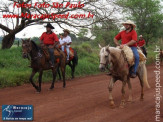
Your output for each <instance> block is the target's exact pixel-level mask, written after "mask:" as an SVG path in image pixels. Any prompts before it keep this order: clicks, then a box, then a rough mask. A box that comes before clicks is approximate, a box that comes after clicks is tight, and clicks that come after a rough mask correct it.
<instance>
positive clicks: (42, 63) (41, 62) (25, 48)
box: [22, 39, 66, 92]
mask: <svg viewBox="0 0 163 122" xmlns="http://www.w3.org/2000/svg"><path fill="white" fill-rule="evenodd" d="M54 52H57V53H56V54H55V59H56V60H55V63H54V68H51V65H50V63H49V61H48V60H47V58H46V55H45V53H44V52H43V50H42V48H41V47H39V46H37V45H36V43H35V42H34V41H31V40H30V39H27V40H22V53H23V54H22V55H23V58H28V59H30V61H31V68H32V74H31V76H30V79H29V80H30V82H31V84H32V85H33V87H34V88H35V89H36V90H37V92H41V82H42V74H43V71H44V70H52V74H53V81H52V84H51V87H50V89H53V88H54V82H55V79H56V72H57V69H58V67H60V69H61V72H62V76H63V87H65V86H66V82H65V66H66V56H65V54H64V53H63V52H62V51H59V50H57V49H55V51H54ZM57 60H58V61H57ZM37 72H38V73H39V86H37V85H36V84H35V83H34V82H33V77H34V75H35V74H36V73H37Z"/></svg>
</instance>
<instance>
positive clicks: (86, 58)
mask: <svg viewBox="0 0 163 122" xmlns="http://www.w3.org/2000/svg"><path fill="white" fill-rule="evenodd" d="M74 48H75V49H76V50H77V52H78V57H79V61H78V65H77V67H76V71H75V77H80V76H86V75H92V74H98V73H99V69H98V65H99V59H98V56H97V53H98V50H93V49H92V48H91V46H90V45H89V44H85V43H83V44H81V45H78V46H74ZM29 64H30V63H29V61H28V60H27V59H23V58H22V52H21V47H19V48H18V47H12V48H11V49H6V50H0V87H1V88H3V87H7V86H18V85H22V84H24V83H28V82H29V77H30V74H31V71H32V70H31V68H29V67H28V65H29ZM37 78H38V74H36V76H35V77H34V80H35V81H37ZM69 78H71V69H70V67H69V66H67V67H66V79H69ZM51 81H52V72H51V70H49V71H44V74H43V82H51Z"/></svg>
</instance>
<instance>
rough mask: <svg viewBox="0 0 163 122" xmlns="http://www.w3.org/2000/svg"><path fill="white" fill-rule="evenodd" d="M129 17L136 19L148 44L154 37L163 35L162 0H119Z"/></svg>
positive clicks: (140, 32) (139, 29) (140, 31)
mask: <svg viewBox="0 0 163 122" xmlns="http://www.w3.org/2000/svg"><path fill="white" fill-rule="evenodd" d="M116 3H117V5H119V6H120V7H123V12H124V13H125V15H127V17H128V18H129V19H132V20H133V21H135V23H136V25H137V32H138V34H141V35H143V36H144V37H145V39H146V43H147V44H148V43H149V41H151V40H152V38H159V37H162V35H163V31H162V30H161V28H160V26H161V25H162V24H163V13H162V12H161V8H162V5H161V4H160V0H117V2H116Z"/></svg>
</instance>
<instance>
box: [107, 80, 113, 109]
mask: <svg viewBox="0 0 163 122" xmlns="http://www.w3.org/2000/svg"><path fill="white" fill-rule="evenodd" d="M114 83H115V79H114V78H113V77H111V80H110V83H109V86H108V90H109V100H110V106H111V107H115V104H114V100H113V97H112V90H113V87H114Z"/></svg>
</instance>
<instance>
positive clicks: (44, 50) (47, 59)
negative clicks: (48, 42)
mask: <svg viewBox="0 0 163 122" xmlns="http://www.w3.org/2000/svg"><path fill="white" fill-rule="evenodd" d="M42 51H43V53H44V55H45V58H46V61H49V60H50V54H49V49H48V47H47V46H43V47H42ZM54 56H55V57H56V62H59V56H60V50H59V49H58V48H54Z"/></svg>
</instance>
